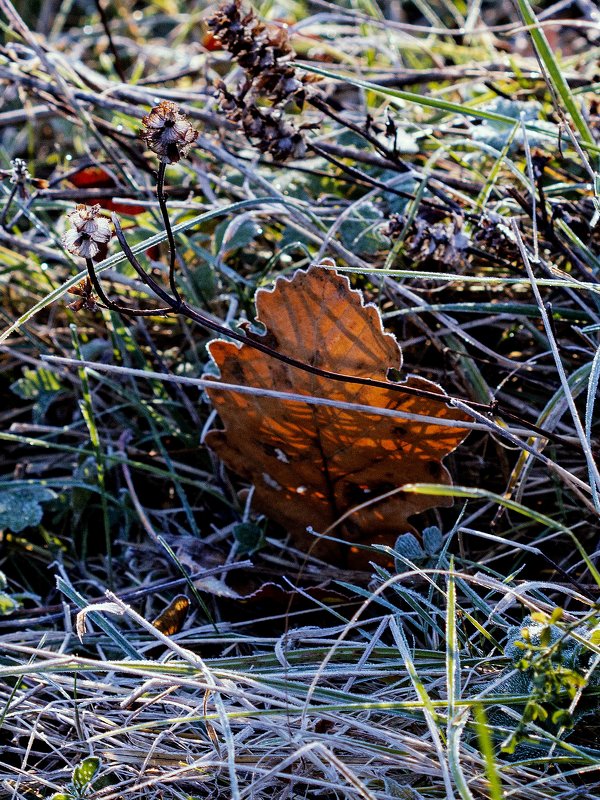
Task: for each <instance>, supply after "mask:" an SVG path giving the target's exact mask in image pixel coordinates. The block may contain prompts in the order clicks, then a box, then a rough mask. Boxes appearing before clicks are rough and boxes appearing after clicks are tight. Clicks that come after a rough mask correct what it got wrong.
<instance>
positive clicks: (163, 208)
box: [156, 161, 181, 303]
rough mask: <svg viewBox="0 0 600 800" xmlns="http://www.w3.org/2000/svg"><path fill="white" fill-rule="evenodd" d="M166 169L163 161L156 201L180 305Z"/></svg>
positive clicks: (159, 169)
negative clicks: (166, 192)
mask: <svg viewBox="0 0 600 800" xmlns="http://www.w3.org/2000/svg"><path fill="white" fill-rule="evenodd" d="M166 168H167V165H166V164H165V163H164V161H161V162H160V166H159V167H158V177H157V181H156V199H157V200H158V207H159V208H160V213H161V215H162V218H163V224H164V226H165V231H166V233H167V239H168V241H169V287H170V289H171V294H172V295H173V297H174V298H175V299H176V300H177V302H178V303H180V302H181V297H180V295H179V291H178V289H177V284H176V283H175V261H176V259H177V248H176V246H175V237H174V235H173V228H172V227H171V220H170V219H169V212H168V211H167V198H166V197H165V172H166Z"/></svg>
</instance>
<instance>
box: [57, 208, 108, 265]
mask: <svg viewBox="0 0 600 800" xmlns="http://www.w3.org/2000/svg"><path fill="white" fill-rule="evenodd" d="M67 217H68V218H69V222H70V223H71V225H72V226H73V228H72V230H70V231H67V232H66V233H64V234H63V237H62V243H63V245H64V247H65V249H66V250H68V251H69V253H72V254H73V255H74V256H79V257H80V258H91V259H92V260H93V261H102V259H104V258H106V253H107V252H108V243H109V242H110V240H111V237H112V230H111V227H110V223H109V221H108V220H107V219H106V217H101V216H100V206H99V205H95V206H85V205H78V206H77V207H76V208H75V211H71V212H70V213H69V214H67Z"/></svg>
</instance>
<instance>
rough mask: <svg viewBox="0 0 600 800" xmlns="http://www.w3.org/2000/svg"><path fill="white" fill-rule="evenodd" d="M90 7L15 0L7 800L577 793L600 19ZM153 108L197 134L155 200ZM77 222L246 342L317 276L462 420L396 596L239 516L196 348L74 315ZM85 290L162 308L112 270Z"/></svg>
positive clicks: (160, 318) (3, 72)
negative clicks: (175, 614)
mask: <svg viewBox="0 0 600 800" xmlns="http://www.w3.org/2000/svg"><path fill="white" fill-rule="evenodd" d="M100 2H101V0H100ZM100 2H99V3H98V4H97V5H93V4H89V5H86V6H82V7H81V9H80V8H78V7H76V6H74V5H71V4H69V3H62V4H60V6H58V4H54V3H48V4H41V7H40V8H39V9H37V8H36V7H35V6H29V5H27V6H26V5H25V4H18V3H17V4H15V5H11V4H10V3H9V2H8V0H0V20H1V24H2V36H3V43H2V45H1V46H0V85H1V86H2V92H3V94H2V101H1V103H2V105H1V106H0V159H2V162H3V163H1V164H0V168H1V169H2V172H1V173H0V174H1V176H2V179H3V180H2V181H1V182H0V204H1V206H2V210H1V212H0V214H1V216H0V256H1V258H0V264H1V267H0V285H1V286H2V292H3V300H2V305H1V307H0V318H1V319H2V321H3V328H4V332H3V334H2V344H1V345H0V354H1V355H0V381H1V383H0V398H1V401H2V404H1V406H0V420H1V428H0V448H1V449H2V462H1V468H2V476H1V481H0V528H2V534H1V548H2V549H1V557H2V559H3V562H2V565H1V566H2V570H3V572H4V573H5V575H6V585H5V586H3V587H0V589H2V591H1V592H0V612H1V613H2V616H1V617H0V637H1V638H0V641H1V648H0V693H1V702H0V745H1V747H2V753H3V758H2V765H1V766H0V797H6V798H30V797H51V796H52V795H53V794H56V793H58V794H62V795H66V796H67V797H68V798H77V797H85V798H88V797H89V798H92V797H93V798H103V799H104V800H109V798H117V797H118V798H130V797H131V798H134V797H141V796H144V797H150V798H171V797H173V798H189V797H208V796H213V797H217V798H246V797H248V798H286V797H289V798H299V797H306V798H313V797H314V798H346V797H363V798H377V800H384V798H415V800H417V799H418V798H435V797H446V798H454V797H461V798H477V800H478V799H479V798H491V800H499V798H519V800H520V799H521V798H523V800H529V798H532V799H533V798H547V797H557V798H561V800H562V798H564V799H565V800H566V799H567V798H578V797H580V798H584V797H585V798H588V797H595V796H599V795H600V784H599V782H598V768H599V766H600V749H599V744H598V740H597V739H598V730H597V719H598V700H597V697H598V690H597V679H596V664H597V662H598V654H599V653H600V650H599V645H600V635H599V634H598V630H599V627H598V625H599V623H598V619H597V591H598V586H599V585H600V574H599V573H598V569H597V567H596V562H597V552H596V548H597V545H596V542H597V534H598V510H599V508H600V506H599V503H600V501H599V496H598V493H599V490H600V476H599V474H598V467H597V452H598V423H597V415H596V413H595V400H596V394H597V386H598V379H599V376H600V357H599V356H598V352H599V349H598V343H599V339H598V334H599V331H600V305H599V303H598V285H599V280H598V274H599V273H598V270H599V266H600V261H599V258H600V256H599V254H598V245H599V237H598V231H599V230H600V225H599V216H600V200H599V197H598V189H599V185H600V181H599V178H598V174H599V173H598V156H599V154H600V136H599V131H600V122H599V119H600V118H599V116H598V105H597V101H596V100H595V93H596V92H597V89H598V72H597V62H598V54H599V46H598V41H599V36H600V32H599V22H598V17H597V11H596V10H595V9H594V7H593V6H592V4H589V3H586V2H584V1H583V0H582V1H581V2H579V3H577V4H576V5H575V4H574V5H571V6H568V7H565V6H564V4H557V5H546V4H540V5H539V6H535V7H532V6H531V5H530V3H529V0H517V2H516V4H515V6H512V5H509V4H508V3H506V4H505V3H494V4H492V3H488V2H485V1H484V2H481V3H478V2H469V3H466V4H465V3H460V2H458V0H452V2H447V1H446V0H444V1H443V2H442V1H441V0H440V2H437V0H431V1H430V2H427V3H425V2H418V3H415V4H414V5H412V4H411V5H408V4H406V5H402V8H401V9H400V11H399V10H398V8H397V7H396V6H397V5H398V4H395V3H383V2H382V3H380V4H376V3H374V2H372V0H360V1H359V0H357V2H353V3H350V2H348V3H346V2H344V3H336V4H334V3H328V2H325V1H324V0H311V2H295V0H285V1H282V2H281V3H277V4H273V3H263V4H261V5H260V6H257V9H256V11H257V14H256V15H251V16H247V15H246V10H244V13H243V14H241V17H240V19H239V20H238V19H233V15H234V12H235V8H233V6H235V4H231V3H228V4H226V8H225V10H224V11H223V10H221V12H219V13H221V15H223V14H224V15H225V16H224V17H223V16H221V17H219V18H218V20H217V22H214V19H215V13H216V11H217V9H216V6H215V5H209V4H206V3H203V4H199V5H194V6H192V4H188V3H185V2H183V0H169V2H160V3H159V2H154V3H147V4H142V5H139V6H138V5H136V6H135V7H134V8H133V10H131V8H130V7H129V6H128V5H126V4H123V3H121V2H117V3H115V4H114V6H112V5H111V6H110V7H105V5H104V4H103V5H100ZM245 8H247V7H245ZM211 18H212V19H213V22H210V19H211ZM232 20H233V22H236V24H237V23H239V24H241V25H242V27H244V26H245V30H246V33H247V34H248V35H247V36H246V38H244V37H243V36H242V38H240V36H241V34H240V31H239V28H235V29H234V30H233V32H232V31H231V30H230V29H231V27H232V24H233V23H232ZM284 24H285V25H286V26H287V27H283V25H284ZM228 25H229V26H230V29H228V28H227V26H228ZM228 30H229V33H227V31H228ZM242 33H243V31H242ZM217 34H218V35H219V37H221V38H220V39H216V38H215V36H216V35H217ZM234 34H235V35H234ZM236 37H237V38H236ZM224 44H225V45H227V46H228V48H229V51H230V52H228V51H226V50H225V49H223V47H222V45H224ZM231 53H233V57H232V56H231ZM265 64H266V65H267V67H266V68H265ZM259 66H260V69H259ZM159 101H170V102H172V103H175V104H177V106H178V107H179V108H180V110H181V112H182V113H184V114H185V115H186V116H187V117H188V118H189V119H190V120H191V122H192V124H193V126H194V128H195V129H197V130H198V131H199V135H198V137H197V139H196V140H195V142H194V143H192V142H191V141H189V139H190V136H188V138H187V139H186V141H185V144H186V146H187V145H188V144H189V145H190V148H189V153H188V154H187V155H185V154H184V153H181V155H182V157H181V159H180V160H177V159H173V158H171V159H170V160H171V161H172V162H173V163H170V164H168V165H166V166H165V167H164V170H163V173H162V174H163V177H164V182H165V187H164V188H165V192H166V194H167V195H168V200H166V199H165V198H164V197H161V194H160V191H159V194H158V197H157V193H156V188H157V187H156V177H155V170H156V168H157V155H158V156H159V157H162V156H161V154H160V153H158V152H157V151H155V152H154V153H150V152H148V150H147V149H146V145H145V144H144V143H143V141H142V140H141V139H140V136H139V131H140V127H141V120H142V118H143V117H144V116H145V115H147V114H148V112H149V110H150V109H151V108H152V107H154V106H156V105H157V103H158V102H159ZM147 141H148V140H147ZM168 152H171V153H172V151H167V150H164V151H163V153H162V155H165V153H168ZM91 167H96V168H98V167H100V170H99V171H98V170H97V171H96V172H95V173H94V172H93V171H92V170H91V169H90V168H91ZM159 175H160V172H159ZM82 176H83V177H82ZM98 202H99V203H101V204H103V207H104V208H106V209H107V210H111V211H113V212H115V213H116V214H117V216H118V219H119V221H120V224H121V225H122V227H123V230H124V235H126V237H127V241H128V242H129V243H130V244H131V248H132V252H133V254H134V255H135V256H137V257H138V258H139V259H140V261H141V262H142V264H143V266H144V268H145V270H146V272H147V274H148V275H149V276H150V277H151V278H152V279H153V280H154V281H156V282H157V283H158V284H159V285H161V286H162V285H163V283H164V285H165V286H166V285H168V283H169V278H170V277H174V278H175V280H176V288H177V291H178V292H180V293H181V295H182V297H183V298H184V299H185V301H186V303H188V304H190V306H192V307H194V308H195V309H198V310H199V313H201V314H202V315H204V317H205V318H206V319H207V320H209V322H212V323H214V324H218V325H224V326H226V327H227V326H229V327H231V329H232V330H233V331H235V330H236V327H235V321H236V320H238V319H243V318H245V317H246V318H252V314H253V296H254V292H255V290H256V289H257V288H259V287H261V286H264V285H269V284H270V283H271V282H272V281H273V280H274V279H275V278H276V277H277V276H279V275H282V274H288V273H290V272H291V271H293V270H295V269H297V268H298V267H303V266H307V265H308V264H309V263H311V262H316V261H322V260H323V259H324V258H333V259H335V262H336V265H337V268H338V269H339V270H340V271H343V272H345V273H347V274H349V275H351V277H352V280H353V282H354V283H355V285H356V286H357V287H359V288H362V289H363V291H364V293H365V294H366V296H367V297H368V298H369V299H370V300H371V301H373V302H375V303H376V304H378V306H379V308H380V310H381V313H382V316H383V319H384V322H385V324H386V327H387V328H388V330H391V331H393V332H394V333H395V334H396V335H397V337H398V339H399V341H400V342H401V343H402V347H403V352H404V360H405V368H406V369H407V370H408V371H409V372H414V373H417V374H419V375H422V376H423V377H428V378H431V379H433V380H436V381H437V382H439V383H440V384H441V385H443V387H444V388H445V389H446V391H448V393H450V394H452V395H453V396H455V397H460V398H464V401H465V403H464V408H463V410H465V413H470V416H471V418H472V420H473V423H474V425H473V431H472V433H471V434H470V436H469V438H468V439H467V441H466V443H465V444H464V445H462V446H461V447H460V448H459V449H458V450H457V451H456V452H455V453H454V454H453V455H452V456H451V458H449V459H448V460H447V462H446V463H447V466H448V468H449V469H450V471H451V472H452V474H453V476H454V481H455V484H456V485H455V486H454V487H438V491H439V492H440V493H449V494H451V495H453V496H454V498H455V503H454V506H453V507H452V508H449V509H444V510H439V511H437V512H434V511H432V512H429V514H428V515H424V516H423V518H422V519H419V520H418V525H419V526H420V530H422V532H423V535H422V539H421V541H417V539H416V538H415V537H412V536H406V535H405V536H400V537H399V539H398V542H397V545H396V547H395V549H394V551H393V552H390V553H388V555H389V557H390V564H391V563H393V565H394V566H393V568H392V567H391V566H390V569H389V570H384V569H383V568H382V567H377V566H374V567H373V570H372V571H371V572H364V573H360V572H355V573H354V572H348V571H344V570H340V569H339V568H338V567H337V566H336V565H329V564H325V563H322V562H320V561H318V560H317V559H316V558H314V557H313V556H310V555H308V556H307V555H306V553H304V552H299V551H297V550H295V549H294V548H293V547H292V546H291V545H290V543H289V542H288V541H287V540H286V538H285V531H281V530H277V529H276V528H275V527H274V526H273V525H270V524H269V522H268V520H266V519H264V518H261V517H257V516H256V515H255V514H254V513H253V511H252V493H251V490H250V492H249V493H248V492H246V493H245V494H244V493H243V492H241V493H240V489H244V488H246V489H247V488H248V487H243V486H241V485H240V484H239V482H238V481H237V479H236V478H235V476H231V475H227V474H226V473H225V472H224V471H223V469H222V467H221V466H220V465H219V464H218V463H217V462H216V461H215V460H214V458H213V457H212V456H211V454H210V453H209V452H208V451H206V449H204V448H203V447H202V446H201V441H202V434H203V431H205V430H207V429H208V428H210V427H211V426H212V425H214V420H213V415H212V412H211V408H210V406H209V405H208V403H207V402H206V401H205V399H204V397H203V396H202V394H201V392H202V385H201V382H200V381H198V379H199V378H200V376H201V375H202V374H203V373H205V372H206V371H207V370H209V369H210V365H209V364H208V357H207V353H206V347H205V346H206V343H207V342H208V341H209V339H210V336H211V334H210V333H208V332H207V330H206V329H205V328H202V327H201V326H200V325H199V324H198V322H197V320H194V319H190V318H189V317H185V316H182V315H178V314H173V313H170V314H166V313H165V314H150V315H147V316H133V317H132V316H126V315H122V314H120V313H118V312H116V311H115V310H114V309H111V308H108V307H104V308H102V303H100V304H98V307H97V309H96V310H95V311H94V310H93V309H94V307H95V306H96V302H95V301H92V299H90V296H89V295H88V296H87V297H86V296H84V295H82V291H83V290H82V289H80V290H79V294H74V295H73V296H71V297H68V293H69V291H70V290H72V289H74V288H75V290H76V291H77V286H78V285H80V284H81V282H82V281H84V280H85V278H86V275H87V272H86V270H84V269H82V265H81V262H80V261H79V260H78V259H76V258H73V257H72V255H71V254H70V253H69V252H68V251H67V250H66V249H65V247H64V244H63V242H62V239H61V237H62V236H63V234H64V233H65V231H66V220H67V214H69V213H72V212H73V209H74V206H75V204H77V203H80V204H81V203H84V204H87V205H93V204H95V203H98ZM165 205H166V208H167V214H168V221H169V223H170V225H171V226H172V232H173V237H174V238H173V241H174V242H175V243H176V245H177V249H176V250H175V248H174V247H173V246H171V247H170V246H169V245H170V244H171V245H172V244H173V242H170V241H169V239H170V234H169V231H168V229H166V228H165V214H164V208H165ZM169 253H171V254H172V255H173V260H170V258H169ZM102 255H104V254H102ZM171 267H172V268H171ZM94 268H95V272H96V274H97V276H98V278H99V280H101V282H102V287H103V289H104V291H105V292H106V294H107V295H108V297H109V298H110V299H112V300H113V301H114V302H116V303H118V304H120V305H126V306H129V307H132V308H143V309H155V308H156V304H155V300H156V298H155V297H154V296H153V295H152V292H151V291H149V287H148V284H147V283H144V282H143V280H142V278H141V277H140V274H139V273H138V272H136V270H135V269H134V268H133V267H132V266H131V263H130V261H128V260H127V259H126V258H125V254H124V252H123V251H122V249H117V248H116V246H114V245H113V246H112V249H111V250H110V251H109V253H108V255H107V256H106V258H104V259H103V260H101V261H98V262H97V263H96V264H95V267H94ZM74 298H75V299H74ZM68 304H70V305H68ZM104 305H106V304H104ZM469 401H471V402H476V403H481V404H484V405H486V404H490V403H492V401H495V402H496V403H497V404H496V405H492V406H491V413H489V414H485V413H482V412H481V411H473V410H472V408H471V407H470V406H469ZM461 407H462V406H461ZM469 409H471V410H469ZM421 488H422V487H421ZM421 488H420V487H418V486H415V487H412V490H413V491H420V490H421ZM427 490H428V491H432V488H431V487H428V489H427ZM400 533H402V532H401V531H399V534H400ZM307 541H309V540H308V539H307ZM365 546H368V543H366V544H365ZM107 590H108V591H109V596H108V597H107V596H106V594H105V592H106V591H107ZM183 590H186V591H187V593H188V595H189V598H190V600H191V604H192V610H191V615H190V616H189V618H188V619H187V621H186V622H185V623H184V625H183V628H182V630H180V631H178V632H176V633H174V634H172V635H169V634H167V633H164V632H162V631H161V630H159V629H158V628H157V627H156V626H155V625H153V624H152V623H151V622H148V620H152V619H153V618H154V617H156V615H157V614H159V613H160V611H161V610H162V609H163V608H164V606H165V605H166V604H167V603H168V602H169V601H170V600H171V599H172V598H173V596H174V595H175V594H177V593H178V592H181V591H183ZM78 614H79V616H77V615H78ZM95 759H99V760H98V761H96V760H95Z"/></svg>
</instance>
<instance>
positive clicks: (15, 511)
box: [0, 485, 56, 533]
mask: <svg viewBox="0 0 600 800" xmlns="http://www.w3.org/2000/svg"><path fill="white" fill-rule="evenodd" d="M55 497H56V494H55V493H54V492H53V491H52V490H51V489H47V488H46V487H45V486H35V485H33V486H15V487H6V488H0V529H2V528H9V529H10V530H11V531H13V532H14V533H20V532H21V531H22V530H24V529H25V528H28V527H30V526H35V525H39V524H40V522H41V521H42V515H43V512H42V506H41V503H46V502H48V500H54V498H55Z"/></svg>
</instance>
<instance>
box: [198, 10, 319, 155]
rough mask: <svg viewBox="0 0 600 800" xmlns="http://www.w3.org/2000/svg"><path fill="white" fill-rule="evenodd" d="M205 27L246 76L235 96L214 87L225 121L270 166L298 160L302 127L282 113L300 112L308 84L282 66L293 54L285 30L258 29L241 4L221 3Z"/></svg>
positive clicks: (254, 18)
mask: <svg viewBox="0 0 600 800" xmlns="http://www.w3.org/2000/svg"><path fill="white" fill-rule="evenodd" d="M208 24H209V26H210V28H211V31H212V33H213V35H214V36H215V37H216V38H217V39H218V40H219V41H220V42H221V44H222V45H223V47H225V48H226V49H227V50H228V51H229V52H230V53H231V55H232V56H233V57H234V58H235V59H236V60H237V62H238V64H239V65H240V66H241V67H242V69H243V70H244V72H245V74H246V79H245V81H244V82H243V83H242V85H241V86H240V87H239V88H238V90H237V91H236V92H231V91H229V90H228V89H227V87H226V85H225V84H224V83H223V82H220V83H219V84H218V86H217V88H218V90H219V93H220V98H221V108H222V109H223V110H224V111H225V113H226V115H227V118H228V119H229V120H230V121H231V122H234V123H235V124H236V125H240V126H241V127H242V128H243V130H244V133H245V134H246V136H247V137H248V139H250V140H251V141H252V142H253V143H255V144H256V146H257V147H258V149H259V150H260V151H261V152H262V153H270V154H271V155H272V156H273V158H274V159H275V160H276V161H285V159H287V158H301V157H302V156H303V155H304V153H305V152H306V143H305V141H304V134H303V126H300V127H296V126H295V125H293V124H292V123H291V122H289V121H288V120H286V119H285V108H286V107H287V106H289V105H290V104H294V105H295V106H296V107H297V108H298V109H300V110H301V109H302V108H303V106H304V101H305V99H306V93H307V84H309V83H310V82H311V79H310V78H308V77H307V76H299V75H298V73H297V71H296V70H295V69H294V67H292V66H291V65H290V64H289V63H288V62H289V61H290V59H291V58H292V57H293V56H294V51H293V49H292V46H291V45H290V42H289V38H288V34H287V31H286V29H285V27H282V26H279V25H266V24H264V23H263V22H261V21H260V20H259V19H258V17H257V16H256V14H255V13H254V11H252V10H248V11H245V10H244V9H243V7H242V4H241V0H233V2H225V3H223V4H222V5H221V6H220V7H219V9H218V10H217V12H216V13H215V15H214V16H213V17H211V19H209V21H208Z"/></svg>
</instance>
